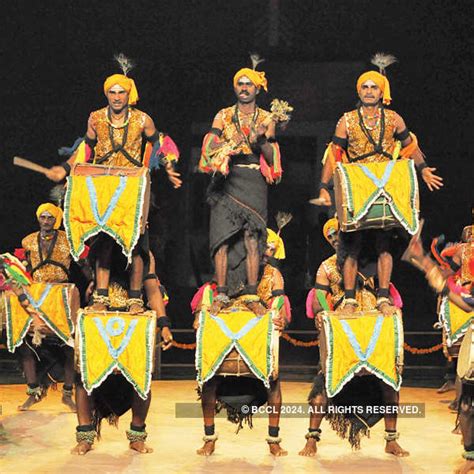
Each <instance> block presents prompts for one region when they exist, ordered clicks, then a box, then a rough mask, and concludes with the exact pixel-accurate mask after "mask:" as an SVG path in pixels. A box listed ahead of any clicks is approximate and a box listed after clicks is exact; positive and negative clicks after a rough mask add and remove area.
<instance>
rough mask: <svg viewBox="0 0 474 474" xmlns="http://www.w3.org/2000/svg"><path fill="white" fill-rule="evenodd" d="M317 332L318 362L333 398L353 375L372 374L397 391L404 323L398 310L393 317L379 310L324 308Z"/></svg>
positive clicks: (328, 391)
mask: <svg viewBox="0 0 474 474" xmlns="http://www.w3.org/2000/svg"><path fill="white" fill-rule="evenodd" d="M321 314H322V320H323V327H322V331H321V334H320V344H319V350H320V361H321V366H322V370H323V373H324V374H325V383H326V391H327V394H328V397H330V398H332V397H334V396H335V395H336V394H337V393H339V392H340V391H341V390H342V389H343V387H344V386H345V385H346V384H347V383H348V382H349V381H350V380H351V379H352V378H353V377H354V376H361V375H367V374H368V373H371V374H374V375H375V376H377V377H378V378H380V379H382V380H383V381H384V382H385V383H387V384H388V385H390V386H391V387H392V388H393V389H395V390H399V389H400V386H401V374H402V371H403V323H402V315H401V312H400V310H397V311H396V312H395V314H394V315H393V316H384V315H383V314H382V313H380V312H378V311H361V312H355V313H353V314H351V315H345V314H343V313H340V312H334V311H324V312H323V313H321Z"/></svg>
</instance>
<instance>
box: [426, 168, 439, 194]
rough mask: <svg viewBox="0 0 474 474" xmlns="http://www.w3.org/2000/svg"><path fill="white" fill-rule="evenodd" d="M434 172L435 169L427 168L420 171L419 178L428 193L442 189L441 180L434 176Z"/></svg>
mask: <svg viewBox="0 0 474 474" xmlns="http://www.w3.org/2000/svg"><path fill="white" fill-rule="evenodd" d="M435 171H436V168H429V167H426V168H423V170H422V171H421V177H422V178H423V181H424V182H425V183H426V186H428V189H429V190H430V191H434V190H435V189H436V190H438V189H441V188H442V187H443V178H441V176H438V175H436V174H434V172H435Z"/></svg>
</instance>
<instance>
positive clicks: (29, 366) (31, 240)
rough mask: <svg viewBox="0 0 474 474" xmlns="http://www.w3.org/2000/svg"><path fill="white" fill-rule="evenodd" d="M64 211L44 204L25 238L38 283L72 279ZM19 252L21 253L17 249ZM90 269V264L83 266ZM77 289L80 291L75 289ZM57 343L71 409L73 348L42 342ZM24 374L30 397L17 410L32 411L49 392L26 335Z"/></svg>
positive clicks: (22, 297)
mask: <svg viewBox="0 0 474 474" xmlns="http://www.w3.org/2000/svg"><path fill="white" fill-rule="evenodd" d="M62 215H63V213H62V211H61V209H60V208H59V207H57V206H55V205H54V204H51V203H44V204H41V205H40V206H39V207H38V209H37V210H36V217H37V219H38V224H39V229H40V230H39V231H38V232H33V233H32V234H29V235H27V236H26V237H25V238H24V239H23V240H22V243H21V245H22V252H24V255H19V256H21V257H23V258H24V260H26V262H27V269H28V271H29V272H30V273H31V275H32V278H33V281H34V282H37V283H66V282H68V281H69V266H70V264H71V256H70V253H69V244H68V242H67V239H66V233H65V232H64V231H63V230H60V229H59V228H60V226H61V220H62ZM17 253H18V254H19V252H18V251H17ZM84 268H85V271H86V272H87V265H86V266H85V267H84ZM74 291H77V290H74ZM19 299H20V302H22V304H25V303H26V304H27V303H28V299H27V297H26V295H25V294H20V295H19ZM48 344H49V345H52V346H58V347H59V351H60V352H62V353H63V358H64V385H63V394H62V402H63V403H64V404H65V405H66V406H68V407H69V408H70V409H71V410H72V411H76V406H75V404H74V401H73V400H72V386H73V383H74V350H73V349H72V348H71V347H69V346H67V345H66V344H64V343H63V342H62V341H61V340H60V339H59V338H58V337H57V336H48V337H47V338H46V339H45V340H44V341H43V345H48ZM50 352H51V353H53V352H54V353H56V352H57V351H50ZM17 354H18V356H19V358H20V361H21V364H22V368H23V373H24V374H25V378H26V383H27V390H26V393H27V395H28V398H27V399H26V401H25V402H24V403H23V404H22V405H20V406H19V407H18V410H21V411H25V410H29V409H30V407H31V406H32V405H34V404H36V403H38V402H40V401H41V400H42V399H43V398H44V397H45V396H46V393H47V384H44V383H42V380H40V379H39V377H38V374H37V358H38V354H39V356H40V357H41V350H39V349H38V348H37V349H36V350H33V348H32V342H31V337H30V336H29V335H27V336H25V339H24V340H23V343H22V344H21V345H20V346H19V347H18V349H17Z"/></svg>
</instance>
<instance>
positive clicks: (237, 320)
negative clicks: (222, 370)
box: [196, 306, 274, 387]
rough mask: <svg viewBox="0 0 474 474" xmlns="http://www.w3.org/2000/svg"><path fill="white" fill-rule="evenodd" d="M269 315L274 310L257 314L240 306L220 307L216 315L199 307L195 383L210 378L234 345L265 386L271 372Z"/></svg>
mask: <svg viewBox="0 0 474 474" xmlns="http://www.w3.org/2000/svg"><path fill="white" fill-rule="evenodd" d="M273 317H274V311H269V312H267V313H266V314H265V315H263V316H257V315H256V314H255V313H253V312H251V311H249V310H247V309H243V308H242V307H240V306H237V307H235V308H233V307H230V308H228V309H226V310H223V311H221V312H220V313H219V314H218V315H217V316H213V315H212V314H210V313H209V312H208V311H207V310H206V309H203V310H202V311H201V313H200V315H199V329H198V332H197V335H196V369H197V371H198V375H197V380H198V383H199V384H200V385H202V384H203V383H204V382H206V381H208V380H209V379H211V378H212V377H213V376H214V375H215V374H216V372H217V370H218V369H219V367H220V365H221V364H222V362H223V361H224V359H225V357H226V356H227V354H228V353H229V352H230V351H231V350H232V349H234V348H235V349H236V350H237V351H238V352H239V354H240V355H241V357H242V359H243V360H244V361H245V363H246V364H247V366H248V367H249V369H250V370H251V371H252V373H253V374H254V375H255V377H257V378H258V379H260V380H261V381H262V382H263V383H264V384H265V386H267V387H268V386H269V382H270V376H271V375H272V371H273V358H272V335H273V322H272V318H273Z"/></svg>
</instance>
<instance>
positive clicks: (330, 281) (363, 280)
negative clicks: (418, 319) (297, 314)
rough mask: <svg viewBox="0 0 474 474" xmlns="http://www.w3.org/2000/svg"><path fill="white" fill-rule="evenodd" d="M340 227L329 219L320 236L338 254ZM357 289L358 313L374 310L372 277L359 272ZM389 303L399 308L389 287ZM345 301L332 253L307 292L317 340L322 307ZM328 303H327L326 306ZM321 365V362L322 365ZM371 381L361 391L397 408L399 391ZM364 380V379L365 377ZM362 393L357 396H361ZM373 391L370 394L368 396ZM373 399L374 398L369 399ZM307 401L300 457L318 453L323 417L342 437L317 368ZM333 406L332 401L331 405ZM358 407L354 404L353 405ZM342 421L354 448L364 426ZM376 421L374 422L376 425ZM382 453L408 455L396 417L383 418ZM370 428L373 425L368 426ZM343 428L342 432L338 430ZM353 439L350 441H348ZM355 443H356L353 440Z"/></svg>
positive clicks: (340, 276) (320, 373)
mask: <svg viewBox="0 0 474 474" xmlns="http://www.w3.org/2000/svg"><path fill="white" fill-rule="evenodd" d="M339 233H340V231H339V224H338V221H337V219H336V218H334V217H333V218H331V219H329V220H328V221H326V223H325V224H324V227H323V235H324V237H325V239H326V240H327V241H328V242H329V244H330V245H331V247H333V248H334V250H336V251H337V249H338V234H339ZM357 280H358V281H357V290H356V294H355V299H356V301H357V302H358V305H359V307H360V310H362V311H370V310H373V309H374V307H375V304H376V298H375V295H374V293H375V283H374V277H373V276H370V275H363V274H362V273H361V272H359V273H358V278H357ZM391 288H392V290H391V300H390V302H391V303H393V304H395V305H396V306H397V307H401V299H400V295H399V294H398V291H397V290H396V289H395V287H394V286H393V285H392V286H391ZM343 299H344V289H343V286H342V275H341V272H340V269H339V266H338V262H337V255H336V254H333V255H332V256H331V257H329V258H327V259H326V260H324V261H323V262H322V263H321V265H320V266H319V268H318V270H317V272H316V281H315V284H314V288H313V289H312V290H311V291H310V293H309V295H308V299H307V312H306V315H307V317H308V318H310V319H315V325H316V329H317V330H318V332H319V338H321V337H324V336H323V335H322V333H321V331H322V326H323V322H322V316H321V313H322V312H323V311H326V309H325V308H324V307H323V305H324V306H326V305H328V306H329V307H330V309H331V310H334V311H336V310H337V308H338V307H339V305H340V304H341V302H342V301H343ZM397 300H398V301H397ZM328 303H329V304H328ZM321 365H324V362H321ZM368 375H369V377H370V379H369V378H367V379H365V384H364V385H365V386H364V389H365V390H364V392H365V393H366V394H367V395H369V393H370V394H371V395H373V393H375V392H377V393H378V394H379V395H378V396H379V397H380V401H381V402H383V403H386V404H388V405H394V406H397V405H398V392H397V391H396V390H394V389H393V388H392V387H390V386H389V385H387V384H386V383H385V382H384V381H383V380H380V379H376V378H375V377H374V376H373V375H370V374H368ZM365 377H366V376H365ZM364 392H362V393H361V394H359V396H363V394H364ZM371 392H372V393H371ZM372 400H373V399H372ZM308 401H309V404H310V406H311V410H310V420H309V428H308V432H307V434H306V436H305V438H306V444H305V446H304V448H303V449H302V450H301V451H300V452H299V455H300V456H315V455H316V453H317V449H318V448H317V443H318V442H319V441H321V428H320V426H321V423H322V421H323V418H324V417H325V416H326V417H328V418H329V420H330V424H331V427H332V428H333V429H335V431H336V432H337V433H338V435H339V436H340V437H342V438H345V437H346V436H345V430H346V428H345V425H344V423H331V415H330V411H329V410H328V405H329V403H330V402H331V400H328V396H327V393H326V390H325V374H324V370H323V369H322V368H320V370H319V372H318V373H317V375H316V377H315V379H314V381H313V386H312V388H311V392H310V394H309V396H308ZM332 403H334V402H332ZM355 404H357V403H355ZM342 416H343V418H345V423H347V425H349V426H350V432H351V436H349V441H350V442H351V444H352V445H353V447H354V446H357V444H358V442H359V440H360V437H361V436H362V433H364V431H365V430H364V428H365V425H364V423H365V421H364V423H357V422H354V420H353V419H352V418H353V417H351V416H350V415H348V416H347V417H346V416H344V415H342ZM376 421H377V420H375V422H376ZM384 422H385V437H384V438H385V442H386V444H385V452H386V453H389V454H393V455H395V456H399V457H404V456H408V455H409V453H408V451H405V450H404V449H403V448H402V447H401V446H400V445H399V444H398V441H397V439H398V432H397V418H396V416H393V415H390V414H388V415H385V416H384ZM371 426H372V425H371ZM340 428H342V429H340ZM351 439H352V441H351ZM356 439H357V440H358V441H357V443H355V442H354V441H353V440H356Z"/></svg>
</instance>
